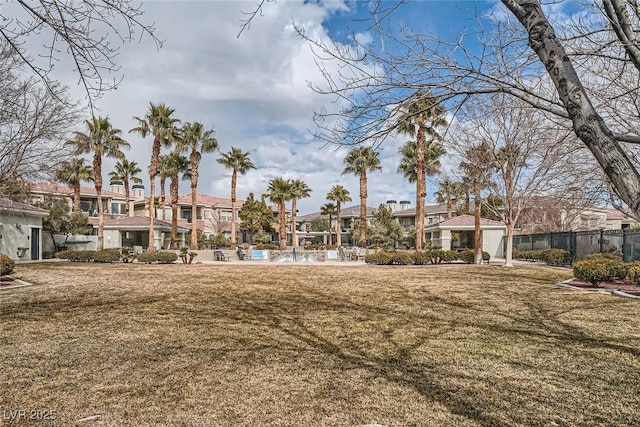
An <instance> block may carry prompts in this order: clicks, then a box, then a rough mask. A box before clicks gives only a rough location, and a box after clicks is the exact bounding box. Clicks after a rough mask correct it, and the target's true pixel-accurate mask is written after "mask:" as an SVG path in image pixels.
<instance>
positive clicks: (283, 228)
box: [278, 199, 287, 251]
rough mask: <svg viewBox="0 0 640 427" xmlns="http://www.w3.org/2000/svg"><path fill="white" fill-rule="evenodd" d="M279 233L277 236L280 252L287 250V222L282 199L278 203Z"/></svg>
mask: <svg viewBox="0 0 640 427" xmlns="http://www.w3.org/2000/svg"><path fill="white" fill-rule="evenodd" d="M279 204H280V227H279V228H280V233H278V234H279V236H278V240H279V241H280V242H279V243H280V250H281V251H284V250H286V249H287V220H286V206H285V203H284V199H282V200H281V201H280V203H279Z"/></svg>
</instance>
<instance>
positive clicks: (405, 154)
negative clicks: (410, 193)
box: [398, 141, 445, 251]
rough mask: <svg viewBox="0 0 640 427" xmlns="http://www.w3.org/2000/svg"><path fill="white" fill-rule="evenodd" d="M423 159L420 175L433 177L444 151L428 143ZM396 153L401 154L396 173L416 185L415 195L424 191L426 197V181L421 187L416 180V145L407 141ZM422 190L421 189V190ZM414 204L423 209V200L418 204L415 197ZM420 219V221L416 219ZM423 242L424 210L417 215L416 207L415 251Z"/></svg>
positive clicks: (417, 173) (438, 167)
mask: <svg viewBox="0 0 640 427" xmlns="http://www.w3.org/2000/svg"><path fill="white" fill-rule="evenodd" d="M423 148H424V150H423V158H422V174H423V176H425V177H426V176H433V175H435V174H436V173H437V172H438V170H439V169H440V160H439V159H440V156H442V155H443V154H445V151H444V149H443V148H442V146H441V145H440V144H438V143H437V142H434V141H428V142H427V143H426V144H425V146H424V147H423ZM398 152H399V153H400V154H401V156H402V157H401V158H400V164H399V165H398V172H399V173H400V174H402V175H403V176H404V177H405V178H407V180H408V181H409V182H411V183H415V184H416V195H417V194H419V193H420V191H424V194H425V196H426V194H427V183H426V180H425V181H424V182H422V184H423V185H422V186H421V185H420V180H419V179H418V176H419V171H418V163H420V162H419V161H418V157H417V156H418V144H416V142H415V141H407V142H406V143H405V144H404V145H403V146H402V147H400V149H399V150H398ZM421 188H422V189H421ZM416 203H421V204H419V205H418V206H422V207H423V208H424V198H422V201H421V202H419V201H418V200H417V196H416ZM419 218H421V219H422V221H419V220H418V219H419ZM423 241H424V209H423V211H422V213H421V214H419V213H418V209H417V207H416V250H417V251H419V250H422V247H423Z"/></svg>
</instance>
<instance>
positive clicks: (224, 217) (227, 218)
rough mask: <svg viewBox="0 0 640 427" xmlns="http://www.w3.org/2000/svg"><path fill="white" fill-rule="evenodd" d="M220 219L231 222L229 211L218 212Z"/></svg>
mask: <svg viewBox="0 0 640 427" xmlns="http://www.w3.org/2000/svg"><path fill="white" fill-rule="evenodd" d="M220 221H224V222H231V212H226V211H222V212H220Z"/></svg>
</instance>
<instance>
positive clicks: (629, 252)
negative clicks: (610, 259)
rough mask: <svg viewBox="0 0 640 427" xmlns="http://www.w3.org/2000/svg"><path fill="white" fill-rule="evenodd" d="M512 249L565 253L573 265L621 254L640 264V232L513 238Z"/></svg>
mask: <svg viewBox="0 0 640 427" xmlns="http://www.w3.org/2000/svg"><path fill="white" fill-rule="evenodd" d="M513 249H515V250H519V251H531V250H539V249H564V250H567V251H569V252H570V253H571V257H572V258H573V261H578V260H581V259H585V258H586V257H587V255H589V254H592V253H597V252H607V253H616V254H622V257H623V259H624V260H625V261H627V262H631V261H637V260H640V230H629V229H625V230H589V231H570V232H560V233H546V234H520V235H516V236H513Z"/></svg>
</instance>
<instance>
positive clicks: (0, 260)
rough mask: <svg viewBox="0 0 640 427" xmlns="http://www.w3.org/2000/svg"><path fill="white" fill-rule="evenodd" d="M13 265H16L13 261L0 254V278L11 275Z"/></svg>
mask: <svg viewBox="0 0 640 427" xmlns="http://www.w3.org/2000/svg"><path fill="white" fill-rule="evenodd" d="M15 265H16V263H15V261H14V260H12V259H11V258H9V257H8V256H6V255H5V254H0V276H6V275H7V274H11V273H12V272H13V268H14V267H15Z"/></svg>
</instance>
